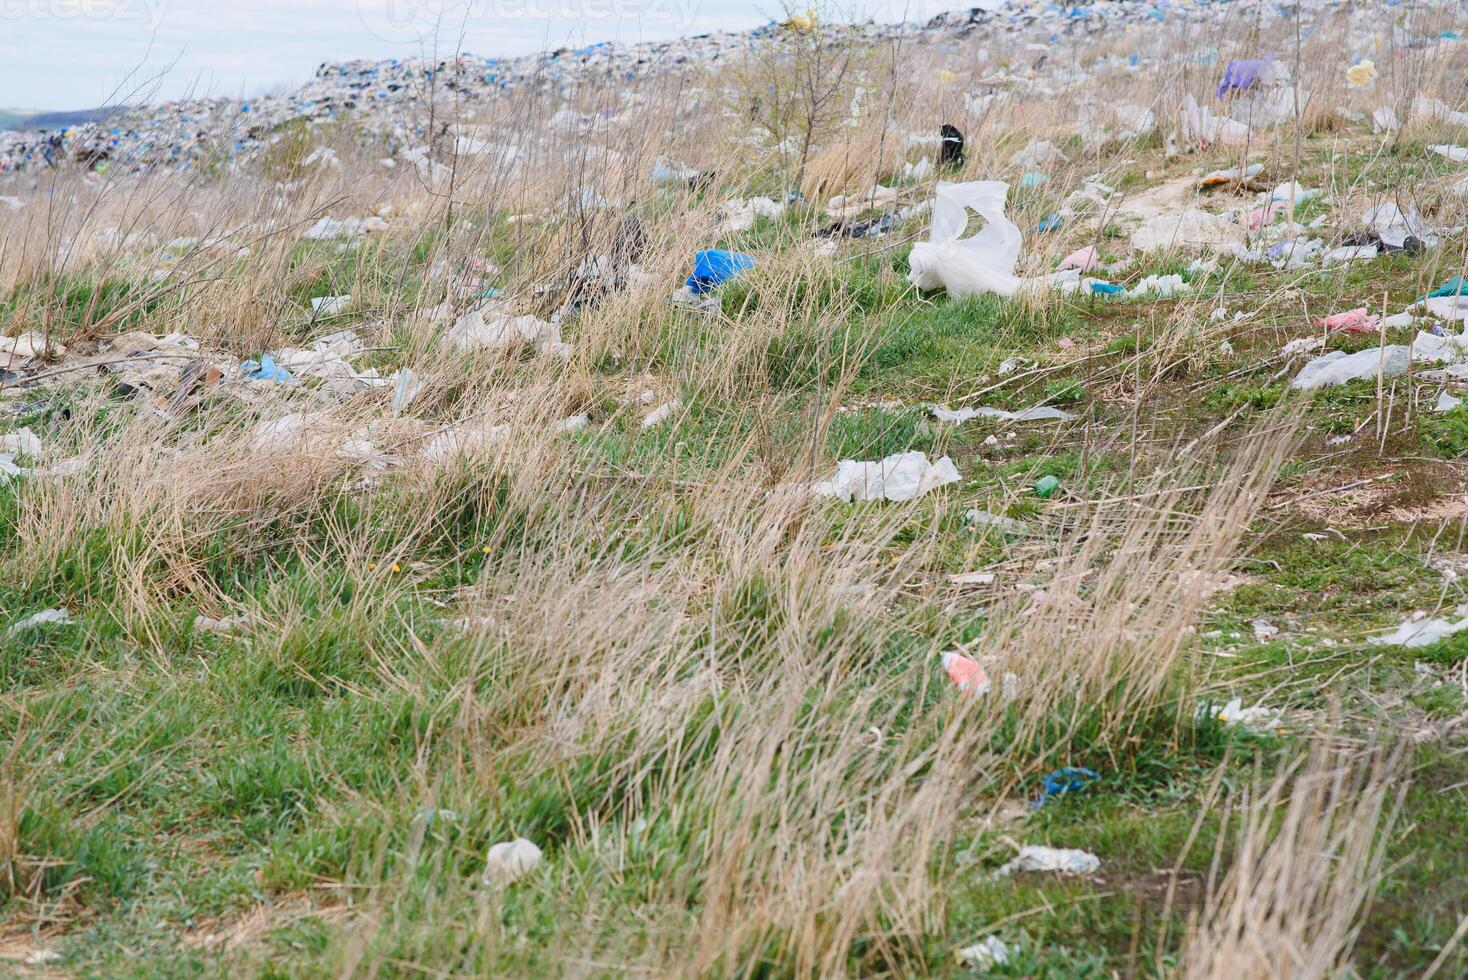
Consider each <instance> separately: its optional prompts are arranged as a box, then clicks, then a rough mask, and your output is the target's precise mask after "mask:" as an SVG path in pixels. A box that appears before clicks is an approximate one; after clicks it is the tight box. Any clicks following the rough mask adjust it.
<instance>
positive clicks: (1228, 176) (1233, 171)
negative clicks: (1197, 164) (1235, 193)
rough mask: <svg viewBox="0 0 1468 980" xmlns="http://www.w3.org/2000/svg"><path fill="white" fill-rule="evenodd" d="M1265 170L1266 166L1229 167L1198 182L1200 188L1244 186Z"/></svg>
mask: <svg viewBox="0 0 1468 980" xmlns="http://www.w3.org/2000/svg"><path fill="white" fill-rule="evenodd" d="M1263 170H1264V164H1262V163H1251V164H1249V165H1248V166H1247V167H1228V168H1227V169H1224V170H1215V171H1213V172H1212V173H1207V174H1204V175H1203V178H1202V179H1201V180H1199V181H1198V186H1199V187H1224V186H1227V185H1229V184H1242V183H1245V182H1247V181H1250V180H1252V179H1254V178H1255V177H1257V176H1258V175H1259V174H1260V172H1262V171H1263Z"/></svg>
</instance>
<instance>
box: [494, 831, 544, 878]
mask: <svg viewBox="0 0 1468 980" xmlns="http://www.w3.org/2000/svg"><path fill="white" fill-rule="evenodd" d="M541 858H542V854H541V850H540V848H538V847H536V846H535V845H534V844H532V843H531V842H530V841H528V840H526V839H525V838H523V837H516V838H515V839H514V840H512V841H501V842H500V843H498V844H495V845H494V846H493V847H491V848H490V849H489V857H488V859H487V860H486V861H485V864H484V876H483V879H482V880H483V882H484V883H485V884H486V885H507V884H509V883H510V882H512V881H514V880H516V879H517V878H521V877H523V876H525V875H526V874H529V873H530V872H531V871H534V870H535V869H536V868H538V867H539V866H540V862H541Z"/></svg>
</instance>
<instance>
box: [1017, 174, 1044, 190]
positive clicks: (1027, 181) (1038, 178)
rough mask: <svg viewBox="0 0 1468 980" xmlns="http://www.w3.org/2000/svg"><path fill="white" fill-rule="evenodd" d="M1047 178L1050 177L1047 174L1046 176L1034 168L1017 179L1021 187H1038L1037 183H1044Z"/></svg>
mask: <svg viewBox="0 0 1468 980" xmlns="http://www.w3.org/2000/svg"><path fill="white" fill-rule="evenodd" d="M1049 179H1050V178H1049V177H1048V176H1046V175H1045V174H1042V173H1038V172H1036V171H1034V170H1031V171H1030V172H1029V173H1027V174H1025V175H1024V176H1023V177H1021V178H1020V179H1019V186H1021V187H1038V186H1039V185H1041V184H1043V183H1045V182H1046V181H1048V180H1049Z"/></svg>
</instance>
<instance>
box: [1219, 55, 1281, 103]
mask: <svg viewBox="0 0 1468 980" xmlns="http://www.w3.org/2000/svg"><path fill="white" fill-rule="evenodd" d="M1268 64H1269V62H1268V60H1266V59H1264V58H1246V59H1244V60H1243V61H1230V62H1229V63H1228V67H1227V68H1225V69H1224V70H1223V81H1221V82H1219V83H1218V97H1219V98H1220V99H1221V98H1223V97H1224V96H1225V95H1228V94H1229V93H1230V92H1247V91H1248V90H1249V89H1251V88H1253V87H1254V83H1255V82H1257V81H1258V80H1259V75H1260V73H1261V72H1263V71H1264V68H1265V66H1266V65H1268Z"/></svg>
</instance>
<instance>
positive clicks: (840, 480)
mask: <svg viewBox="0 0 1468 980" xmlns="http://www.w3.org/2000/svg"><path fill="white" fill-rule="evenodd" d="M959 479H960V477H959V474H958V468H957V467H956V466H954V465H953V460H951V459H949V458H948V457H947V456H944V457H943V458H942V459H940V460H938V461H937V462H936V463H930V462H928V454H927V453H924V452H907V453H896V454H894V455H892V456H888V457H886V458H885V459H883V460H881V461H880V462H874V463H873V462H857V461H856V460H850V459H844V460H842V461H841V462H840V463H839V464H838V465H837V468H836V475H835V476H834V477H832V478H831V479H830V480H827V481H825V482H822V483H817V484H815V485H814V486H813V487H812V488H811V489H812V490H813V491H814V492H815V493H816V494H817V495H818V496H822V497H836V498H838V499H840V500H843V501H845V502H847V503H858V502H861V501H864V500H891V501H899V502H900V501H907V500H914V499H916V498H918V497H921V496H922V495H923V494H926V493H928V492H930V491H932V490H936V489H938V488H939V487H941V486H946V485H947V484H949V483H955V482H957V481H958V480H959Z"/></svg>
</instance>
